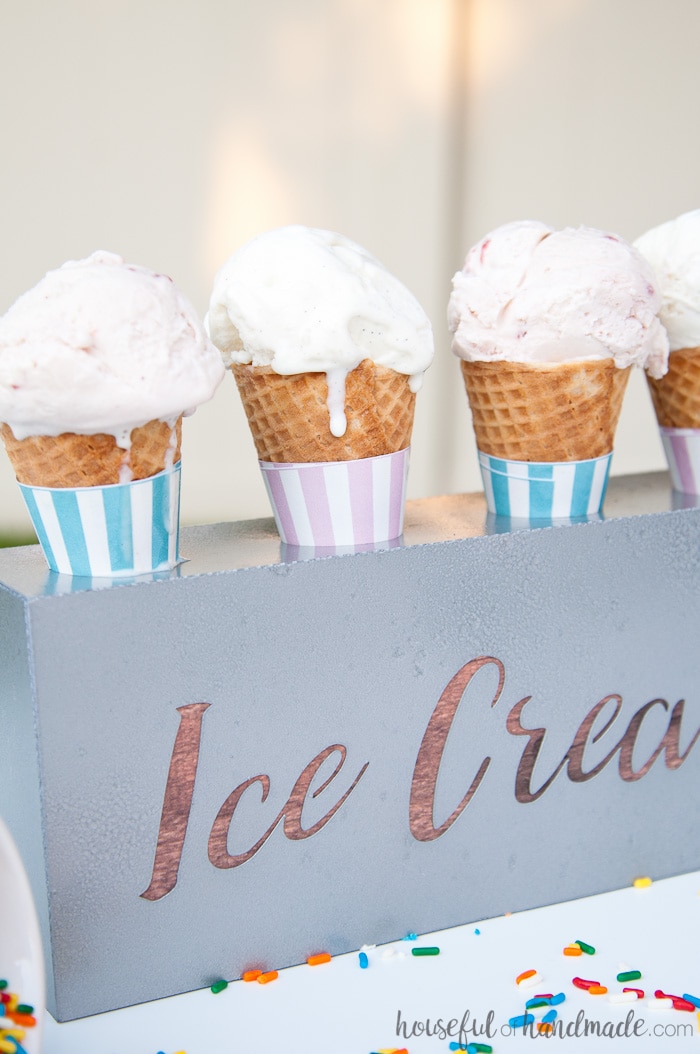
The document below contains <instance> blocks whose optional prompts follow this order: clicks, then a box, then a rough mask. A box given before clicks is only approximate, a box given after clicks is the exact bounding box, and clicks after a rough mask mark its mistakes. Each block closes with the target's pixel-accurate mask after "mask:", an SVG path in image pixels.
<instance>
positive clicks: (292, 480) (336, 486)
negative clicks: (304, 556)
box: [259, 447, 410, 548]
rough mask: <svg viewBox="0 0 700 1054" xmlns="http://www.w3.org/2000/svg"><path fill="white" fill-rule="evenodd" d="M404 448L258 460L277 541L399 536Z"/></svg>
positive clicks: (335, 542) (369, 540)
mask: <svg viewBox="0 0 700 1054" xmlns="http://www.w3.org/2000/svg"><path fill="white" fill-rule="evenodd" d="M409 449H410V448H409V447H407V448H406V449H405V450H400V451H398V453H395V454H383V455H381V456H379V457H369V458H360V459H359V460H356V461H324V462H311V463H309V464H296V463H295V464H281V463H277V462H271V461H260V462H259V464H260V470H261V472H262V477H263V480H264V482H265V486H266V488H267V493H268V497H269V499H270V504H271V506H272V511H273V514H274V517H275V523H276V524H277V530H278V531H279V535H280V538H281V540H282V542H284V543H286V544H288V545H291V546H303V547H306V546H311V547H323V548H328V547H337V546H348V547H356V546H363V545H368V544H375V543H378V542H386V541H392V540H393V539H396V538H399V537H400V536H401V534H402V532H403V513H404V503H405V499H406V479H407V476H408V462H409Z"/></svg>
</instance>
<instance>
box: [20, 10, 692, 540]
mask: <svg viewBox="0 0 700 1054" xmlns="http://www.w3.org/2000/svg"><path fill="white" fill-rule="evenodd" d="M1 25H2V32H1V33H0V98H2V100H3V104H2V110H1V113H2V142H3V155H2V165H0V215H1V217H2V225H1V230H2V244H1V246H0V259H1V260H2V269H1V273H0V312H4V311H5V310H6V309H7V308H8V307H9V306H10V304H11V303H12V302H13V301H14V300H15V299H16V297H17V296H19V295H20V294H21V293H22V292H23V291H24V290H25V289H27V288H28V287H29V286H31V285H34V284H35V283H36V282H37V281H38V280H39V279H40V278H41V277H42V275H43V274H44V273H45V271H47V270H48V269H50V268H53V267H57V266H59V265H60V264H61V263H62V262H63V261H64V260H66V259H76V258H80V257H83V256H86V255H88V254H89V253H90V252H92V251H93V250H94V249H96V248H104V249H109V250H112V251H114V252H118V253H120V254H121V255H122V256H124V257H125V258H127V259H128V260H129V261H130V262H134V263H140V264H143V265H146V266H148V267H151V268H153V269H155V270H158V271H165V272H167V273H168V274H170V275H171V276H172V277H173V278H174V280H175V281H176V282H177V284H178V285H179V286H180V287H181V288H182V289H183V290H184V291H185V293H186V294H187V295H188V296H189V298H190V299H191V300H192V301H193V303H194V304H195V306H196V307H197V309H198V310H199V312H200V313H201V314H204V313H205V311H206V309H207V305H208V298H209V291H210V288H211V283H212V279H213V276H214V274H215V272H216V270H217V269H218V267H219V266H220V265H221V264H222V263H223V262H224V260H225V259H226V258H227V257H228V256H229V255H230V254H231V253H232V252H233V251H234V250H235V249H236V248H238V247H239V246H240V245H241V244H243V242H245V241H246V240H248V239H249V238H250V237H252V236H253V235H255V234H257V233H258V232H260V231H262V230H265V229H268V228H271V227H276V226H280V225H283V224H287V223H305V224H309V225H312V226H319V227H327V228H329V229H332V230H337V231H340V232H342V233H343V234H346V235H348V236H349V237H351V238H353V239H355V240H356V241H358V242H360V243H361V244H362V245H364V246H366V247H367V248H368V249H369V250H371V251H372V252H373V253H374V254H375V255H376V256H378V257H379V258H380V259H381V260H382V261H383V262H384V263H385V264H386V266H387V267H388V268H389V269H390V270H392V271H393V272H394V273H396V274H397V275H398V276H399V277H400V278H401V279H402V280H403V281H404V282H405V284H406V285H408V287H409V288H410V289H411V290H412V291H413V292H414V293H415V295H416V296H417V297H418V299H419V300H420V301H421V302H422V304H423V305H424V307H425V309H426V311H427V312H428V314H429V316H430V317H431V319H432V322H433V325H434V329H435V338H436V360H435V364H434V366H433V367H432V369H431V370H430V371H429V373H428V375H427V376H426V381H425V385H424V388H423V390H422V391H421V393H420V395H419V399H418V409H417V419H416V426H415V431H414V437H413V444H412V466H411V476H410V484H409V488H410V491H409V496H411V497H425V496H429V495H433V494H442V493H448V492H456V491H463V490H478V489H480V486H481V484H480V480H479V476H478V470H477V464H476V453H475V446H474V441H473V439H472V435H471V429H470V423H469V413H468V409H467V402H466V397H465V396H464V393H463V391H462V388H461V380H460V376H459V370H458V367H457V362H456V360H455V359H454V357H453V356H452V355H451V353H450V350H449V340H448V335H447V329H446V325H445V309H446V303H447V298H448V295H449V291H450V279H451V276H452V274H453V273H454V271H455V270H457V269H458V268H459V267H460V266H461V264H462V261H463V258H464V255H465V254H466V251H467V249H468V248H469V246H470V245H471V244H472V243H473V242H475V241H476V240H477V239H479V238H480V237H481V236H482V235H483V234H485V233H486V232H487V231H488V230H490V229H491V228H492V227H494V226H497V225H498V224H500V223H504V222H506V221H508V220H512V219H523V218H530V219H541V220H544V221H545V222H547V223H550V224H551V225H553V226H556V227H560V226H566V225H579V224H587V225H590V226H595V227H601V228H604V229H607V230H611V231H615V232H617V233H619V234H621V235H623V236H624V237H626V238H629V239H633V238H635V237H636V236H637V235H638V234H640V233H641V232H642V231H644V230H646V229H647V228H648V227H650V226H652V225H654V224H656V223H660V222H662V221H663V220H665V219H669V218H671V217H672V216H676V215H678V214H679V213H681V212H684V211H686V210H688V209H691V208H696V207H698V206H700V188H699V186H698V170H699V169H700V146H699V145H698V136H697V127H698V120H697V118H698V109H699V105H700V68H699V67H698V64H697V59H696V51H697V40H698V37H699V35H700V3H698V0H666V2H665V3H660V2H659V0H259V2H258V3H248V2H245V0H147V2H144V0H53V2H52V3H46V0H23V3H21V4H11V3H9V2H7V0H6V2H5V3H4V4H3V5H2V23H1ZM0 453H1V452H0ZM663 467H665V463H664V459H663V454H662V450H661V445H660V442H659V440H658V437H657V433H656V427H655V423H654V418H653V413H652V410H651V403H650V400H649V397H648V394H647V391H646V388H645V384H644V380H643V378H642V377H641V376H635V377H633V379H632V381H631V383H630V386H629V389H628V392H627V395H626V398H625V405H624V409H623V415H622V420H621V423H620V427H619V432H618V440H617V446H616V453H615V457H614V460H613V472H615V473H617V474H620V473H629V472H639V471H646V470H652V469H658V468H663ZM182 499H183V505H182V512H183V521H184V522H185V523H196V522H206V521H216V520H231V519H246V518H249V517H255V516H267V515H269V508H268V505H267V499H266V496H265V492H264V489H263V485H262V483H261V481H260V479H259V474H258V468H257V462H256V456H255V452H254V448H253V444H252V440H251V439H250V437H249V433H248V428H247V424H246V422H245V418H244V415H243V411H242V409H241V407H240V404H239V400H238V395H237V392H236V390H235V384H234V382H233V380H232V378H231V377H230V376H227V377H226V379H225V382H224V384H223V385H222V386H221V388H220V389H219V391H218V393H217V395H216V396H215V398H214V399H213V400H212V402H211V403H209V404H207V405H205V406H203V407H201V408H200V409H199V410H198V411H197V413H196V414H195V415H194V416H193V417H192V418H190V419H188V420H187V421H186V422H185V438H184V446H183V496H182ZM28 523H29V521H28V518H27V515H26V513H25V511H24V507H23V504H22V501H21V498H20V496H19V493H18V490H17V488H16V485H15V483H14V477H13V475H12V471H11V469H10V466H9V463H8V461H7V458H6V457H5V455H4V453H2V456H1V457H0V530H1V531H3V532H6V531H8V530H21V529H24V528H25V527H27V526H28Z"/></svg>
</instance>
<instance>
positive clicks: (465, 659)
mask: <svg viewBox="0 0 700 1054" xmlns="http://www.w3.org/2000/svg"><path fill="white" fill-rule="evenodd" d="M674 504H676V503H675V502H674V499H673V496H672V493H671V491H670V489H669V485H668V478H667V476H666V474H665V473H659V474H654V475H648V476H639V477H629V478H625V479H613V480H612V481H611V484H610V490H609V494H608V499H607V504H606V518H605V519H603V520H600V521H593V522H587V523H580V524H572V525H557V526H551V527H540V528H536V529H529V530H523V529H519V526H521V525H518V524H507V523H502V522H499V521H497V520H493V519H490V518H489V517H487V515H486V511H485V505H484V502H483V497H482V496H481V495H462V496H455V497H448V498H441V499H431V500H427V501H421V502H412V503H409V505H408V509H407V520H406V530H405V534H404V539H403V544H402V545H399V546H396V547H394V548H388V549H386V550H384V551H377V552H363V553H357V554H350V555H334V556H329V557H327V558H319V557H318V556H316V557H315V558H313V559H307V557H309V556H310V555H311V554H308V553H304V552H297V553H291V552H281V547H280V543H279V541H278V539H277V537H276V535H275V532H274V528H273V525H272V521H267V520H264V521H255V522H252V523H243V524H220V525H216V526H205V527H197V528H190V529H186V530H184V531H183V534H182V543H181V548H182V552H183V556H184V557H185V558H186V559H187V562H186V563H184V564H183V565H182V566H181V567H180V568H179V569H178V571H177V572H174V573H172V574H169V575H165V576H161V577H160V578H155V579H144V580H139V581H135V582H121V583H116V584H113V585H110V584H109V583H107V582H104V581H102V582H91V581H90V580H85V579H70V578H62V577H61V576H57V575H54V574H51V573H49V572H48V571H47V570H46V567H45V564H44V562H43V558H42V556H41V553H40V551H39V550H38V548H36V547H27V548H23V549H15V550H6V551H4V552H0V620H1V625H2V639H1V642H0V666H1V670H2V681H1V688H0V736H1V737H2V739H1V741H2V745H3V781H2V794H1V796H0V814H2V815H3V817H4V818H5V819H6V821H7V823H8V825H9V826H10V828H11V830H12V832H13V834H14V836H15V838H16V840H17V843H18V845H19V846H20V850H21V852H22V854H23V857H24V859H25V863H26V865H27V868H28V871H29V873H30V878H31V881H32V885H33V890H34V895H35V898H36V901H37V907H38V911H39V915H40V918H41V921H42V925H43V933H44V940H45V947H46V953H47V967H48V982H49V983H48V988H49V1008H50V1010H51V1012H52V1013H53V1014H54V1016H56V1017H57V1018H58V1019H59V1020H67V1019H71V1018H75V1017H82V1016H85V1015H89V1014H94V1013H97V1012H100V1011H104V1010H109V1009H113V1008H117V1007H120V1006H125V1005H128V1004H131V1003H136V1002H142V1001H145V1000H150V999H154V998H157V997H160V996H166V995H171V994H175V993H178V992H182V991H186V990H189V989H193V988H196V987H201V986H204V985H207V984H211V983H212V982H213V981H214V980H216V979H218V978H221V977H223V978H227V979H233V978H236V977H239V976H240V974H241V972H242V971H243V970H244V969H246V968H249V967H254V966H258V967H262V968H280V967H283V966H286V965H291V964H295V963H298V962H301V961H303V960H304V959H305V958H306V957H307V955H309V954H311V953H313V952H316V951H319V950H327V951H329V952H331V953H332V954H338V953H341V952H345V951H348V950H352V949H357V948H359V947H360V946H361V945H362V944H363V943H366V942H367V943H381V942H384V941H389V940H392V939H396V938H398V937H401V936H403V935H404V934H405V933H407V932H408V931H410V930H412V931H415V932H418V933H420V932H426V931H429V930H433V929H439V928H444V927H448V926H452V925H455V924H459V923H464V922H468V921H472V920H477V919H481V918H484V917H487V916H493V915H497V914H500V913H502V912H504V911H517V910H520V909H524V908H530V907H534V906H538V905H542V904H547V903H552V902H556V901H562V900H568V899H572V898H576V897H581V896H584V895H587V894H592V893H597V892H602V891H604V890H609V889H613V888H616V887H620V886H624V885H627V884H628V883H630V882H631V881H632V880H633V879H634V877H635V876H637V875H641V874H649V875H651V876H653V877H654V878H660V877H663V876H668V875H672V874H675V873H681V872H684V871H690V870H693V869H695V868H698V867H700V837H699V836H700V801H699V799H700V795H698V776H699V774H700V749H697V748H695V743H696V739H697V737H698V729H699V727H700V699H699V696H700V649H699V648H698V643H697V638H698V627H699V625H700V509H698V508H696V507H694V506H692V504H691V503H690V502H689V503H688V504H690V505H691V507H688V508H684V507H674Z"/></svg>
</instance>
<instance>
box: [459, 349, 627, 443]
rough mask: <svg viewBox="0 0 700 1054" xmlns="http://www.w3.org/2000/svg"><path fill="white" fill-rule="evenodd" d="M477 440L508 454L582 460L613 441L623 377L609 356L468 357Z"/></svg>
mask: <svg viewBox="0 0 700 1054" xmlns="http://www.w3.org/2000/svg"><path fill="white" fill-rule="evenodd" d="M461 367H462V375H463V377H464V383H465V386H466V389H467V396H468V398H469V405H470V407H471V412H472V421H473V425H474V432H475V434H476V443H477V447H478V448H479V450H480V451H482V453H484V454H490V455H491V456H492V457H501V458H506V459H508V460H512V461H551V462H556V461H585V460H587V459H588V458H596V457H602V456H603V455H605V454H609V453H610V452H611V450H612V448H613V439H614V436H615V429H616V427H617V422H618V419H619V416H620V410H621V407H622V399H623V396H624V394H625V388H626V386H627V381H628V378H629V369H630V368H629V367H628V368H627V369H619V368H618V367H617V366H615V364H614V362H613V360H612V359H598V360H588V361H579V362H565V363H537V364H532V363H522V362H500V361H499V362H493V361H490V362H466V361H464V360H462V362H461Z"/></svg>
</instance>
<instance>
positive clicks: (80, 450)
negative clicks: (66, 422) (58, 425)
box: [0, 415, 182, 487]
mask: <svg viewBox="0 0 700 1054" xmlns="http://www.w3.org/2000/svg"><path fill="white" fill-rule="evenodd" d="M0 433H1V434H2V438H3V442H4V444H5V449H6V451H7V454H8V456H9V458H10V461H11V462H12V466H13V468H14V470H15V476H16V477H17V480H18V481H19V482H20V483H24V484H28V485H30V486H33V487H104V486H108V485H110V484H113V483H123V482H127V481H129V480H139V479H147V478H148V477H150V476H155V475H157V474H158V473H159V472H162V471H163V470H164V469H166V468H170V467H171V466H172V465H173V464H176V463H177V462H178V461H179V460H180V441H181V435H182V415H180V417H178V419H177V421H176V423H175V426H174V427H172V426H171V425H170V424H168V423H167V422H165V421H149V422H148V423H147V424H145V425H142V426H141V427H140V428H134V429H133V430H132V432H131V445H130V447H129V448H128V449H124V448H123V447H120V446H118V445H117V441H116V438H115V437H114V436H113V435H106V434H99V435H78V434H76V433H74V432H64V433H63V434H62V435H58V436H41V435H40V436H28V437H27V438H26V439H16V438H15V436H14V433H13V431H12V429H11V428H10V427H9V425H7V424H3V425H2V427H1V428H0Z"/></svg>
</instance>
